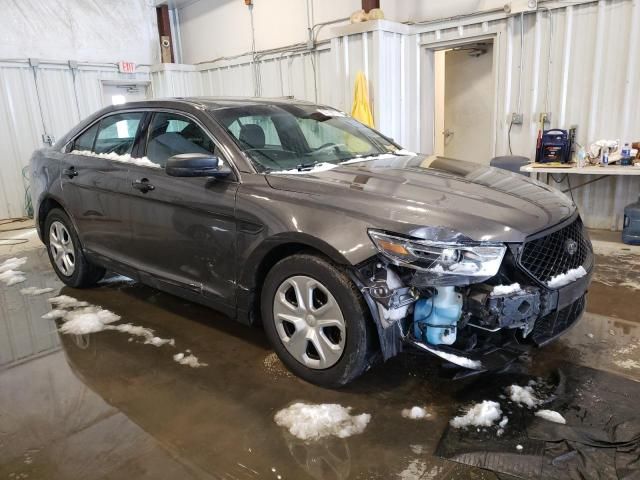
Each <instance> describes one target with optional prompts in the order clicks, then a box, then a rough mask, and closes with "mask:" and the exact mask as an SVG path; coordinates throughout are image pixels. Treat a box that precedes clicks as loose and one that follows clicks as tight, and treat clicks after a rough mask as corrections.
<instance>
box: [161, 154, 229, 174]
mask: <svg viewBox="0 0 640 480" xmlns="http://www.w3.org/2000/svg"><path fill="white" fill-rule="evenodd" d="M165 172H166V173H167V175H170V176H172V177H226V176H227V175H229V174H230V173H231V171H230V170H228V169H222V162H221V161H220V159H219V158H218V157H216V156H215V155H209V154H202V153H183V154H180V155H174V156H173V157H171V158H169V160H167V165H166V166H165Z"/></svg>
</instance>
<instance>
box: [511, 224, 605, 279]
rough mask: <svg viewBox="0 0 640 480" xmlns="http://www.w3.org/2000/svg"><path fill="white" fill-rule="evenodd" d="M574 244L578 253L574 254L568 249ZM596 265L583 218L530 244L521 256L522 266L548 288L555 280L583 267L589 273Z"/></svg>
mask: <svg viewBox="0 0 640 480" xmlns="http://www.w3.org/2000/svg"><path fill="white" fill-rule="evenodd" d="M572 241H573V242H575V247H576V251H575V253H574V254H573V255H570V254H569V252H568V249H567V246H568V245H569V243H572ZM592 263H593V251H592V249H591V243H590V242H589V239H588V237H587V235H586V234H585V231H584V226H583V225H582V220H580V217H578V218H577V219H576V220H575V221H574V222H572V223H571V224H569V225H567V226H566V227H563V228H561V229H560V230H556V231H555V232H553V233H550V234H549V235H545V236H544V237H540V238H536V239H534V240H529V241H526V242H525V244H524V247H523V249H522V253H521V254H520V266H521V267H522V268H523V269H524V270H525V271H526V272H527V273H529V275H531V276H532V277H533V278H535V279H536V280H538V281H539V282H542V283H544V284H545V285H546V283H547V282H548V281H549V280H551V278H552V277H554V276H556V275H559V274H561V273H565V272H567V271H568V270H571V269H572V268H578V267H579V266H580V265H582V266H583V267H584V268H585V270H587V271H588V270H589V269H590V268H591V266H592Z"/></svg>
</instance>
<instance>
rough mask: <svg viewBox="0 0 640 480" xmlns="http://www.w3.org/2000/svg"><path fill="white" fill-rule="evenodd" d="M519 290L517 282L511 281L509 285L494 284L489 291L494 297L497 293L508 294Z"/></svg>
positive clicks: (520, 289)
mask: <svg viewBox="0 0 640 480" xmlns="http://www.w3.org/2000/svg"><path fill="white" fill-rule="evenodd" d="M521 291H522V288H520V284H519V283H512V284H511V285H496V286H495V287H493V290H492V291H491V296H492V297H496V296H498V295H509V294H511V293H520V292H521Z"/></svg>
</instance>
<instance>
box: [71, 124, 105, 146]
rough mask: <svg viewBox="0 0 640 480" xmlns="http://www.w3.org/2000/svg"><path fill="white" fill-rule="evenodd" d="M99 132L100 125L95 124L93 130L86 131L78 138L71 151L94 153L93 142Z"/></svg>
mask: <svg viewBox="0 0 640 480" xmlns="http://www.w3.org/2000/svg"><path fill="white" fill-rule="evenodd" d="M97 131H98V124H97V123H95V124H94V125H93V126H92V127H91V128H89V129H88V130H85V132H84V133H83V134H82V135H80V136H79V137H77V138H76V139H75V141H74V142H73V146H72V147H71V151H74V150H78V151H87V150H88V151H92V150H93V141H94V140H95V139H96V132H97Z"/></svg>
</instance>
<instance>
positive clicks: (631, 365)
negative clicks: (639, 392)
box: [613, 358, 640, 370]
mask: <svg viewBox="0 0 640 480" xmlns="http://www.w3.org/2000/svg"><path fill="white" fill-rule="evenodd" d="M613 363H615V364H616V365H617V366H619V367H620V368H624V369H625V370H631V369H640V362H638V361H636V360H631V359H630V358H628V359H626V360H614V361H613Z"/></svg>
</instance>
